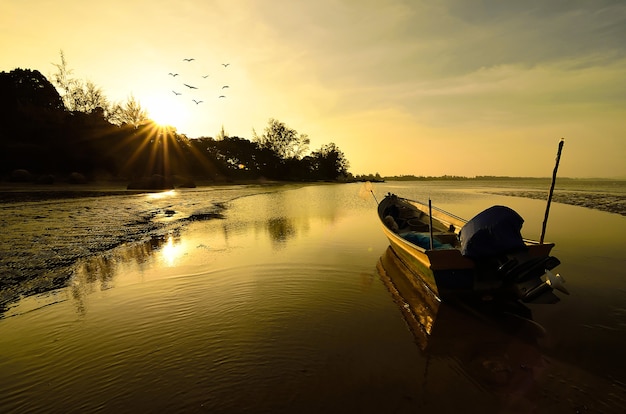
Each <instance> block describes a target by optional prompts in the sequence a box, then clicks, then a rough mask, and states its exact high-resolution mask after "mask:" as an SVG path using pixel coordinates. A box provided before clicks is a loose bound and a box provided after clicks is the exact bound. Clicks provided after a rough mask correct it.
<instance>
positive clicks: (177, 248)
mask: <svg viewBox="0 0 626 414" xmlns="http://www.w3.org/2000/svg"><path fill="white" fill-rule="evenodd" d="M184 254H185V249H184V246H183V245H182V244H181V243H180V241H179V242H176V241H175V240H174V237H173V236H172V235H169V236H168V238H167V242H166V243H165V244H164V245H163V246H162V247H161V257H162V258H163V262H164V263H165V264H167V266H170V267H171V266H174V265H175V264H176V262H177V261H178V259H180V258H181V257H182V256H184Z"/></svg>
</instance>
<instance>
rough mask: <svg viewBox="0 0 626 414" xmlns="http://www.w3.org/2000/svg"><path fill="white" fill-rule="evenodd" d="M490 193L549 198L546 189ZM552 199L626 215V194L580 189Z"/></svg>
mask: <svg viewBox="0 0 626 414" xmlns="http://www.w3.org/2000/svg"><path fill="white" fill-rule="evenodd" d="M488 193H489V194H497V195H504V196H512V197H525V198H532V199H535V200H547V198H548V196H547V192H546V191H538V190H526V191H488ZM552 201H553V202H555V203H563V204H571V205H574V206H579V207H587V208H591V209H594V210H600V211H607V212H609V213H615V214H620V215H622V216H626V196H624V195H621V194H610V193H587V192H578V191H559V192H556V193H554V194H553V196H552Z"/></svg>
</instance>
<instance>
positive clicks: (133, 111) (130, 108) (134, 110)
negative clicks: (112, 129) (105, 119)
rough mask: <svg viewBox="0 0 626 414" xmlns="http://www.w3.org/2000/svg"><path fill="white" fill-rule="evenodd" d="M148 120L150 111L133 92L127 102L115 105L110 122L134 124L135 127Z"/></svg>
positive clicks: (110, 115) (110, 114)
mask: <svg viewBox="0 0 626 414" xmlns="http://www.w3.org/2000/svg"><path fill="white" fill-rule="evenodd" d="M148 120H149V118H148V112H147V111H146V110H145V109H144V108H143V107H142V106H141V103H140V102H139V101H138V100H137V99H135V97H134V96H133V95H132V94H131V95H130V96H129V97H128V99H127V100H126V103H124V104H115V105H113V106H112V108H111V110H110V113H109V122H111V123H112V124H115V125H123V124H127V125H132V126H133V127H134V128H135V129H136V128H138V127H139V125H141V124H144V123H145V122H146V121H148Z"/></svg>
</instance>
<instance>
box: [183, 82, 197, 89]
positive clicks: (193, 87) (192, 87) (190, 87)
mask: <svg viewBox="0 0 626 414" xmlns="http://www.w3.org/2000/svg"><path fill="white" fill-rule="evenodd" d="M183 85H185V86H186V87H188V88H189V89H198V88H196V87H195V86H191V85H187V84H186V83H183Z"/></svg>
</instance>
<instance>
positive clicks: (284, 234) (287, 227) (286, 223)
mask: <svg viewBox="0 0 626 414" xmlns="http://www.w3.org/2000/svg"><path fill="white" fill-rule="evenodd" d="M267 232H268V233H269V235H270V239H271V240H272V241H273V242H275V243H276V244H277V245H282V244H284V243H285V242H286V241H287V240H288V239H290V238H291V237H293V236H295V235H296V228H295V226H294V223H293V221H291V220H290V219H288V218H286V217H273V218H271V219H269V220H268V221H267Z"/></svg>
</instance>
